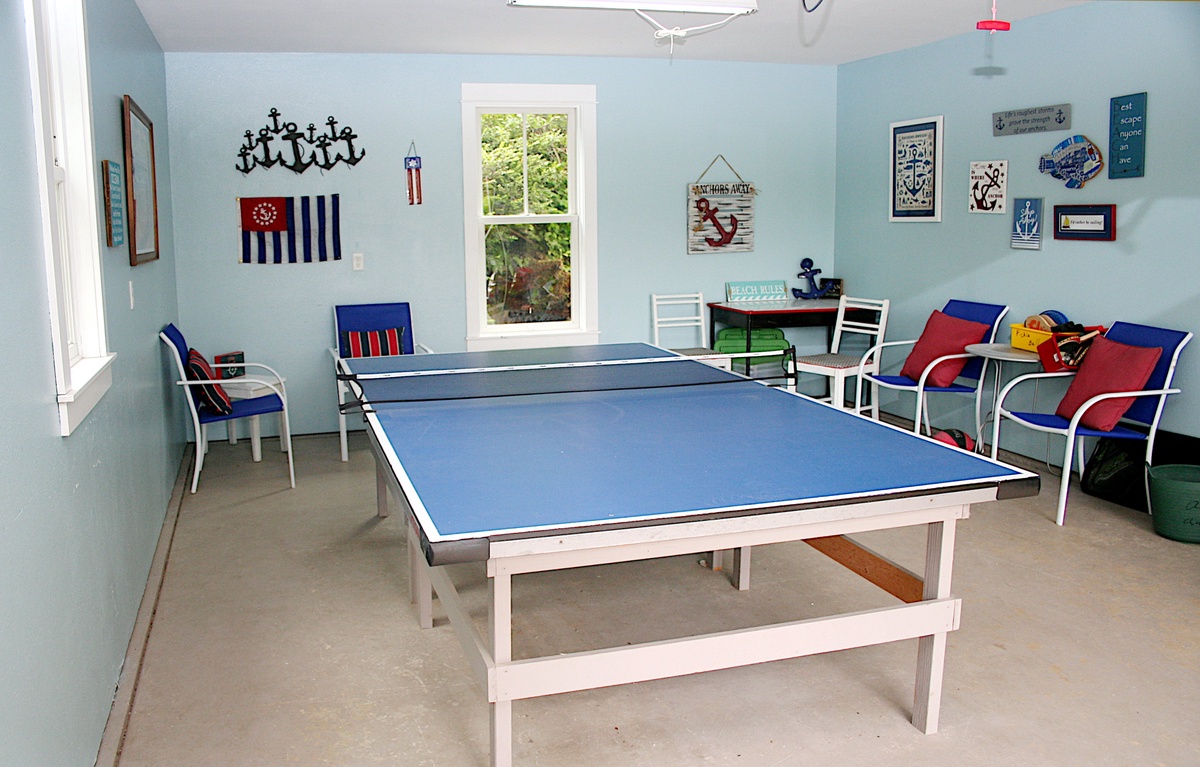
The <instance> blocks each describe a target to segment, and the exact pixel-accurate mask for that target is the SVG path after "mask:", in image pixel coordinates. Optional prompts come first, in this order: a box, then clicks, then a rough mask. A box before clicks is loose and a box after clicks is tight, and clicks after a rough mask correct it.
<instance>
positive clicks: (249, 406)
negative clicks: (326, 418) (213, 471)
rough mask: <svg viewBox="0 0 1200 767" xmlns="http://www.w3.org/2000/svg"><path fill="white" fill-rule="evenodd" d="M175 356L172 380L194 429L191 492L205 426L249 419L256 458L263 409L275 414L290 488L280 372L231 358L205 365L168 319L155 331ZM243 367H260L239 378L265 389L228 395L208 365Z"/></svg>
mask: <svg viewBox="0 0 1200 767" xmlns="http://www.w3.org/2000/svg"><path fill="white" fill-rule="evenodd" d="M158 337H159V338H160V339H161V340H162V342H163V343H164V344H166V345H167V348H168V349H170V351H171V358H172V359H174V360H175V369H176V372H177V373H178V375H179V379H178V380H177V381H176V383H177V384H178V385H179V386H181V387H183V388H184V389H186V391H185V392H184V397H183V398H184V400H185V401H186V402H187V406H188V410H189V411H191V414H192V430H193V431H194V432H195V434H196V461H195V468H194V470H193V472H192V492H193V493H194V492H196V487H197V485H198V484H199V482H200V470H201V469H203V468H204V456H205V455H207V454H208V425H209V424H210V423H220V422H224V423H230V422H232V421H233V420H235V419H238V418H250V419H251V420H252V422H253V423H254V426H253V428H252V429H251V434H252V436H251V445H252V451H253V452H252V455H253V458H254V460H255V461H261V460H262V449H261V447H260V442H259V437H258V427H257V419H258V416H260V415H265V414H267V413H279V447H280V450H282V451H283V452H285V453H287V457H288V476H289V478H290V479H291V483H292V487H293V488H294V487H296V467H295V464H294V462H293V461H292V433H291V427H290V425H289V422H288V411H287V391H286V389H285V388H284V385H283V377H282V376H280V375H279V374H278V373H277V372H275V370H274V369H273V368H271V367H268V366H267V365H264V364H262V363H259V362H237V363H232V364H229V365H209V363H208V360H206V359H205V358H204V356H203V355H202V354H200V352H198V351H196V350H195V349H192V348H190V347H188V345H187V341H185V340H184V338H183V333H181V332H180V331H179V328H177V327H175V325H173V324H168V325H167V326H166V327H165V328H163V329H162V332H160V333H159V334H158ZM214 367H215V368H218V369H220V368H222V367H243V368H247V369H250V368H253V369H255V370H262V371H265V374H264V375H254V376H246V378H243V379H239V380H243V381H244V380H247V379H250V380H253V382H254V383H255V384H256V386H257V387H259V388H260V389H262V390H267V391H270V393H269V394H264V395H262V396H259V397H250V398H247V399H236V400H231V399H230V398H229V395H227V394H226V393H225V390H224V389H223V388H222V387H221V385H220V384H219V383H217V381H218V380H220V379H219V378H218V377H217V375H216V374H215V373H214V372H213V368H214Z"/></svg>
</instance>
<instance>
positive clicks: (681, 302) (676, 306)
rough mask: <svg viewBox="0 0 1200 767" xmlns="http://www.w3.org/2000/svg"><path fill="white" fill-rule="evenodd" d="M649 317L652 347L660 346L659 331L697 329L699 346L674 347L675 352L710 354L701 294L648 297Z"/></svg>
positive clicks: (654, 295) (653, 295) (702, 295)
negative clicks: (650, 317)
mask: <svg viewBox="0 0 1200 767" xmlns="http://www.w3.org/2000/svg"><path fill="white" fill-rule="evenodd" d="M650 304H651V315H652V318H653V324H654V345H655V346H662V340H661V331H662V330H676V329H680V328H683V329H687V328H697V329H698V330H699V337H700V343H699V345H692V346H684V345H680V346H679V347H675V346H674V345H673V348H675V350H676V351H679V352H681V353H684V354H691V353H692V352H701V353H702V352H704V351H709V352H711V351H712V349H710V348H709V345H708V325H707V324H706V323H705V322H704V294H703V293H675V294H670V295H666V294H659V293H654V294H652V295H651V296H650Z"/></svg>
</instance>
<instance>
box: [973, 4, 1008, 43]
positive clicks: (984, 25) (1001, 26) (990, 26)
mask: <svg viewBox="0 0 1200 767" xmlns="http://www.w3.org/2000/svg"><path fill="white" fill-rule="evenodd" d="M975 28H976V29H986V30H987V31H988V34H992V35H994V34H996V33H997V32H1007V31H1008V30H1010V29H1012V24H1009V23H1008V22H1007V21H1000V20H999V19H997V18H996V0H992V18H990V19H984V20H983V21H980V22H978V23H977V24H976V25H975Z"/></svg>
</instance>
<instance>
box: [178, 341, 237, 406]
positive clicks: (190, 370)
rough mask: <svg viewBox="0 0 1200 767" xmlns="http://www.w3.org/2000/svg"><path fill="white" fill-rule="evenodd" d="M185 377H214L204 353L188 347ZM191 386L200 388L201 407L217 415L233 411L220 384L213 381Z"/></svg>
mask: <svg viewBox="0 0 1200 767" xmlns="http://www.w3.org/2000/svg"><path fill="white" fill-rule="evenodd" d="M187 377H188V379H189V380H192V381H213V380H215V379H216V376H215V375H213V370H212V367H211V366H209V364H208V360H206V359H204V355H203V354H201V353H200V352H198V351H196V350H195V349H188V362H187ZM193 388H196V389H199V390H200V397H199V399H200V406H201V407H204V408H207V409H208V410H211V411H212V412H214V413H216V414H217V415H229V414H230V413H232V412H233V403H232V402H230V401H229V395H228V394H226V393H225V390H224V389H222V388H221V385H220V384H217V383H214V384H209V385H206V386H196V387H193Z"/></svg>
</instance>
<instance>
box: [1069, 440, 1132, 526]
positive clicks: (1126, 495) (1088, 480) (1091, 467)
mask: <svg viewBox="0 0 1200 767" xmlns="http://www.w3.org/2000/svg"><path fill="white" fill-rule="evenodd" d="M1080 487H1081V489H1082V490H1083V492H1085V493H1087V494H1088V495H1094V496H1096V497H1097V498H1103V499H1104V500H1106V501H1111V502H1112V503H1116V504H1120V505H1121V506H1125V507H1126V508H1130V509H1137V510H1138V511H1146V510H1147V509H1146V443H1145V442H1142V441H1141V440H1137V439H1108V438H1104V437H1102V438H1101V439H1100V441H1099V444H1097V445H1096V449H1095V450H1094V451H1093V452H1092V457H1091V458H1089V459H1088V461H1087V464H1086V465H1085V466H1084V468H1083V482H1082V483H1081V485H1080Z"/></svg>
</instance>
